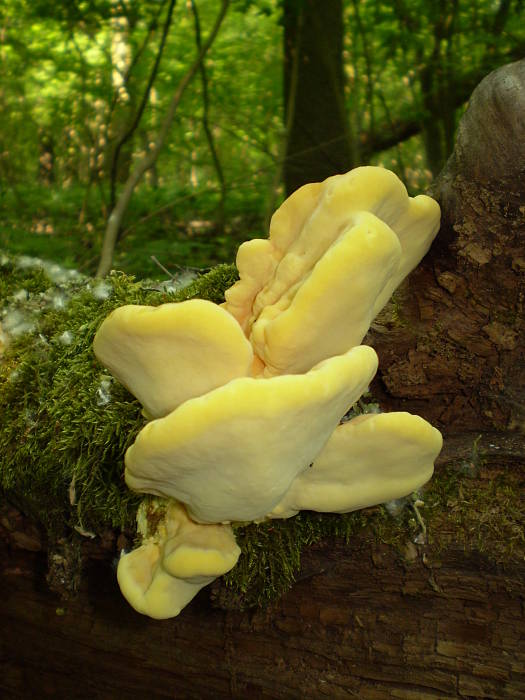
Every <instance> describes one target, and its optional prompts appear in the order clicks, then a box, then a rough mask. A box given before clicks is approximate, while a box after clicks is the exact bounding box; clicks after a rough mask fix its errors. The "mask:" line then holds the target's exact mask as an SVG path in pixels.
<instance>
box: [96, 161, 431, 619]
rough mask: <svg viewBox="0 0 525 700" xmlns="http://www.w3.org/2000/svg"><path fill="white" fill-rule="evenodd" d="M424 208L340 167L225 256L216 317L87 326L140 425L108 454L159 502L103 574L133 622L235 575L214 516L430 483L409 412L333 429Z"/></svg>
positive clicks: (358, 382) (324, 505)
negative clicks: (134, 403) (134, 541)
mask: <svg viewBox="0 0 525 700" xmlns="http://www.w3.org/2000/svg"><path fill="white" fill-rule="evenodd" d="M439 215H440V214H439V206H438V205H437V203H436V202H435V201H434V200H432V199H431V198H430V197H426V196H424V195H420V196H419V197H415V198H411V197H409V196H408V194H407V191H406V189H405V187H404V185H403V184H402V183H401V182H400V180H399V179H398V178H397V177H396V176H395V175H394V174H393V173H391V172H389V171H387V170H383V169H381V168H374V167H363V168H357V169H356V170H353V171H351V172H350V173H347V174H346V175H336V176H334V177H331V178H328V179H327V180H326V181H325V182H323V183H316V184H311V185H306V186H305V187H302V188H301V189H300V190H298V191H297V192H296V193H295V194H293V195H292V196H291V197H290V198H289V199H287V200H286V202H284V204H283V205H282V206H281V207H280V209H279V210H278V211H277V212H276V213H275V215H274V217H273V219H272V223H271V228H270V238H269V239H268V240H253V241H249V242H247V243H244V244H243V245H242V246H241V247H240V249H239V253H238V256H237V266H238V268H239V273H240V280H239V281H238V282H237V283H236V284H234V285H233V286H232V287H231V288H230V289H229V290H227V291H226V301H225V303H224V304H223V305H222V308H221V307H219V306H216V305H215V304H212V303H210V302H207V301H200V300H192V301H185V302H182V303H179V304H165V305H163V306H160V307H158V308H150V307H140V306H126V307H123V308H121V309H117V310H116V311H114V312H113V314H111V315H110V316H109V317H108V319H106V321H104V323H103V324H102V326H101V328H100V329H99V331H98V333H97V336H96V339H95V352H96V355H97V357H98V358H99V359H100V361H101V362H102V363H103V364H104V365H105V366H106V367H107V368H108V369H109V370H110V371H111V372H112V373H113V374H114V376H115V377H116V378H117V379H119V380H120V381H121V382H122V383H123V384H124V385H125V386H126V387H127V388H128V389H129V390H130V391H131V392H132V393H133V394H135V396H136V397H137V398H138V399H139V400H140V401H141V403H142V404H143V406H144V409H145V413H146V414H147V416H148V417H149V418H155V420H152V421H150V422H149V423H147V424H146V425H145V426H144V428H143V429H142V430H141V431H140V433H139V434H138V436H137V438H136V440H135V443H134V444H133V445H132V446H131V447H130V448H129V449H128V451H127V453H126V457H125V464H126V471H125V477H126V483H127V484H128V486H129V487H130V488H132V489H134V490H136V491H139V492H142V493H149V494H153V495H156V496H159V497H161V498H162V499H166V500H165V501H164V503H167V505H165V506H164V507H165V513H164V514H163V517H162V519H161V524H160V526H159V527H157V529H156V531H155V533H154V534H153V535H149V534H148V535H145V534H144V533H145V531H146V530H147V528H144V527H139V530H140V531H141V532H142V534H143V539H144V541H143V544H142V545H141V546H140V547H139V548H138V549H136V550H135V551H133V552H131V553H129V554H126V555H124V556H123V557H122V558H121V561H120V564H119V568H118V579H119V583H120V586H121V589H122V592H123V593H124V595H125V596H126V598H127V599H128V601H129V602H130V603H131V605H133V607H135V608H136V609H137V610H138V611H139V612H142V613H144V614H147V615H150V616H151V617H157V618H164V617H171V616H174V615H177V614H178V613H179V612H180V610H181V609H182V607H184V605H186V604H187V603H188V602H189V601H190V600H191V598H193V596H194V595H195V594H196V593H197V592H198V591H199V590H200V588H202V586H204V585H206V584H207V583H209V582H210V581H212V580H213V579H214V578H216V577H217V576H220V575H222V574H223V573H225V572H226V571H229V570H230V569H231V568H232V567H233V566H234V565H235V562H236V561H237V558H238V556H239V549H238V547H237V545H236V544H235V540H234V537H233V534H232V531H231V529H230V528H229V525H227V523H230V522H249V521H260V520H263V519H266V518H289V517H291V516H293V515H295V514H296V513H297V512H298V511H300V510H316V511H329V512H336V513H343V512H348V511H351V510H356V509H358V508H364V507H367V506H371V505H376V504H378V503H382V502H385V501H388V500H391V499H394V498H399V497H402V496H406V495H408V494H409V493H411V492H412V491H413V490H415V489H417V488H419V487H420V486H422V485H423V484H424V483H425V482H426V481H427V480H428V479H429V478H430V476H431V474H432V470H433V463H434V460H435V458H436V457H437V455H438V453H439V451H440V449H441V435H440V434H439V432H438V431H437V430H436V429H435V428H433V427H432V426H430V425H429V424H428V423H426V421H424V420H423V419H422V418H419V417H418V416H412V415H410V414H408V413H392V414H378V415H364V416H359V417H357V418H354V419H352V420H350V421H348V422H346V423H343V424H340V421H341V419H342V418H343V416H344V415H345V414H346V412H347V411H348V410H349V409H350V408H351V406H352V405H353V404H354V403H355V402H356V401H357V400H358V399H359V398H360V396H361V395H362V393H363V392H364V391H365V390H366V388H367V386H368V384H369V383H370V381H371V379H372V378H373V376H374V374H375V372H376V369H377V356H376V353H375V351H374V350H373V349H372V348H371V347H368V346H366V345H361V344H360V343H361V342H362V340H363V338H364V336H365V334H366V333H367V331H368V328H369V326H370V323H371V322H372V320H373V318H374V317H375V316H376V314H377V313H379V311H380V310H381V309H382V308H383V306H384V305H385V304H386V303H387V301H388V299H389V297H390V295H391V294H392V292H393V291H394V289H395V288H396V287H397V286H398V285H399V283H400V282H401V281H402V280H403V278H404V277H405V276H406V275H407V274H408V273H409V272H410V271H411V270H412V269H413V268H414V267H415V266H416V265H417V263H418V262H419V260H420V259H421V258H422V257H423V255H424V254H425V253H426V251H427V250H428V248H429V246H430V244H431V242H432V239H433V238H434V236H435V235H436V233H437V230H438V228H439Z"/></svg>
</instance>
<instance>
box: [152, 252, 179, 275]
mask: <svg viewBox="0 0 525 700" xmlns="http://www.w3.org/2000/svg"><path fill="white" fill-rule="evenodd" d="M150 258H151V259H152V260H153V262H154V263H155V265H157V267H160V269H161V270H162V271H163V272H165V273H166V274H167V275H168V276H169V278H170V279H173V277H174V275H172V274H171V272H170V271H169V270H168V269H167V268H166V267H164V265H163V264H162V263H161V262H160V260H159V259H158V258H156V257H155V256H154V255H150Z"/></svg>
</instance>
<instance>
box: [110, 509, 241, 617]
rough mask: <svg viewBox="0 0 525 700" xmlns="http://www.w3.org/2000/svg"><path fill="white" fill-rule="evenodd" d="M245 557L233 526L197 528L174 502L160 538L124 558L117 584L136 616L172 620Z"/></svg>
mask: <svg viewBox="0 0 525 700" xmlns="http://www.w3.org/2000/svg"><path fill="white" fill-rule="evenodd" d="M239 555H240V549H239V547H238V546H237V544H236V542H235V538H234V535H233V532H232V530H231V528H230V527H229V526H226V525H201V524H199V523H195V522H193V521H191V519H190V518H188V515H187V513H186V511H185V509H184V507H183V506H182V505H181V504H179V503H175V502H174V501H170V502H169V504H168V506H167V509H166V511H165V514H164V517H163V518H162V519H161V521H160V523H159V524H158V525H157V529H156V533H155V535H154V536H153V537H150V538H148V539H147V541H146V542H144V544H142V545H141V546H140V547H138V548H137V549H135V550H133V551H132V552H129V553H128V554H124V555H123V556H122V557H121V558H120V561H119V564H118V568H117V580H118V582H119V586H120V589H121V591H122V594H123V595H124V597H125V598H126V600H127V601H128V602H129V603H130V605H131V606H132V607H133V608H135V610H137V611H138V612H140V613H142V614H144V615H148V616H149V617H153V618H155V619H166V618H169V617H175V616H176V615H178V614H179V613H180V611H181V610H182V609H183V608H184V607H185V606H186V605H187V604H188V603H189V602H190V601H191V600H192V598H194V596H195V595H196V594H197V593H198V592H199V591H200V589H201V588H203V587H204V586H206V585H208V584H209V583H211V582H212V581H213V580H214V579H216V578H217V577H218V576H222V575H223V574H225V573H226V572H228V571H230V569H232V568H233V567H234V566H235V564H236V563H237V559H238V558H239Z"/></svg>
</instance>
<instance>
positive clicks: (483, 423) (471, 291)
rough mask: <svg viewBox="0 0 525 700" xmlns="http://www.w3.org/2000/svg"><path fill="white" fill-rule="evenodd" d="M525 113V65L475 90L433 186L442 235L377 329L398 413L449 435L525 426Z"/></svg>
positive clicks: (381, 382) (380, 389)
mask: <svg viewBox="0 0 525 700" xmlns="http://www.w3.org/2000/svg"><path fill="white" fill-rule="evenodd" d="M524 113H525V60H523V61H518V62H517V63H512V64H510V65H509V66H506V67H504V68H500V69H498V70H496V71H494V72H493V73H491V74H490V75H489V76H487V78H485V79H484V80H483V81H482V82H481V83H480V85H479V86H478V88H477V89H476V90H475V91H474V93H473V94H472V97H471V100H470V103H469V108H468V110H467V112H466V113H465V115H464V117H463V119H462V120H461V123H460V126H459V130H458V134H457V139H456V147H455V151H454V154H453V155H452V157H451V158H450V160H449V161H448V163H447V165H446V167H445V168H444V170H443V172H442V173H441V175H440V176H439V178H438V179H437V181H436V183H435V184H434V186H433V195H434V196H435V197H436V198H437V199H438V201H439V202H440V204H441V207H442V227H441V231H440V233H439V235H438V237H437V239H436V241H435V242H434V244H433V246H432V249H431V251H430V253H429V254H428V255H427V257H426V258H425V259H424V260H423V262H422V264H421V265H420V266H419V267H418V268H417V269H416V270H415V271H414V273H413V274H412V275H411V276H410V278H409V280H408V281H407V283H406V284H405V286H404V288H403V289H401V290H400V291H398V293H397V300H395V302H394V306H392V305H391V306H390V317H389V314H388V313H385V315H384V317H383V318H382V319H379V322H378V323H377V324H376V325H375V328H373V329H372V332H371V334H370V342H371V344H372V345H374V347H375V348H376V349H377V350H378V353H379V358H380V362H379V375H378V379H377V380H376V382H375V387H374V389H375V391H376V393H377V394H378V395H379V396H380V397H381V399H382V400H383V401H384V403H385V405H386V406H387V407H388V409H389V410H392V409H394V408H397V409H400V408H401V409H405V410H411V411H414V412H416V413H420V414H421V415H423V416H425V418H427V419H428V420H430V421H431V422H432V423H434V424H436V425H438V426H440V427H442V428H444V429H445V430H446V431H447V432H449V433H450V432H458V431H462V430H473V431H480V432H483V431H486V430H520V431H522V429H523V422H524V420H525V403H524V402H523V393H524V389H525V371H524V369H525V367H524V357H525V342H524V334H523V331H524V318H523V299H524V295H525V283H524V277H523V272H524V270H525V236H524V225H525V216H524V212H525V122H524V121H523V114H524ZM392 308H395V310H396V313H392Z"/></svg>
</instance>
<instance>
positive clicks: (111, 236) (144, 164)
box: [97, 0, 230, 277]
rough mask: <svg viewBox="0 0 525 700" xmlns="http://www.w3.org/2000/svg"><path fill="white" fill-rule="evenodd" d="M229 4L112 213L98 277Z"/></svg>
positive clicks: (105, 270)
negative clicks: (140, 184)
mask: <svg viewBox="0 0 525 700" xmlns="http://www.w3.org/2000/svg"><path fill="white" fill-rule="evenodd" d="M229 4H230V0H221V9H220V11H219V14H218V15H217V19H216V20H215V24H214V26H213V29H212V30H211V32H210V35H209V36H208V38H207V40H206V42H205V43H204V45H203V47H202V50H201V51H200V53H199V55H198V57H197V59H196V60H195V61H194V63H193V64H192V65H191V67H190V68H189V70H188V71H187V72H186V75H185V76H184V77H183V78H182V80H181V81H180V82H179V84H178V86H177V89H176V91H175V94H174V95H173V97H172V100H171V103H170V105H169V108H168V111H167V113H166V116H165V117H164V121H163V123H162V125H161V128H160V131H159V134H158V137H157V141H156V143H155V145H154V146H153V148H151V149H150V150H149V152H148V153H146V155H145V156H144V157H143V158H142V160H141V161H140V162H139V163H138V164H137V165H136V166H135V168H134V169H133V170H132V172H131V173H130V175H129V177H128V179H127V181H126V183H125V185H124V188H123V190H122V192H121V194H120V196H119V198H118V200H117V203H116V205H115V208H114V209H113V211H112V212H111V215H110V217H109V219H108V223H107V227H106V232H105V235H104V241H103V244H102V252H101V256H100V263H99V266H98V269H97V277H104V276H105V275H107V274H108V272H109V271H110V269H111V265H112V262H113V253H114V251H115V244H116V242H117V235H118V231H119V229H120V225H121V222H122V218H123V216H124V213H125V211H126V209H127V207H128V204H129V202H130V200H131V197H132V195H133V192H134V190H135V187H136V186H137V185H138V183H139V182H140V180H141V179H142V177H143V176H144V173H145V172H146V171H147V170H149V168H151V166H152V165H153V164H154V163H155V161H156V160H157V158H158V156H159V153H160V151H161V150H162V147H163V146H164V143H165V141H166V138H167V136H168V132H169V130H170V127H171V124H172V122H173V118H174V117H175V112H176V111H177V108H178V106H179V103H180V101H181V99H182V96H183V95H184V92H185V91H186V88H187V87H188V85H189V84H190V82H191V80H192V79H193V77H194V76H195V74H196V73H197V71H198V70H199V66H200V64H201V61H202V59H203V58H204V56H205V55H206V53H207V52H208V50H209V49H210V47H211V45H212V44H213V42H214V41H215V38H216V37H217V34H218V32H219V29H220V26H221V24H222V21H223V19H224V17H225V16H226V13H227V11H228V7H229Z"/></svg>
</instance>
